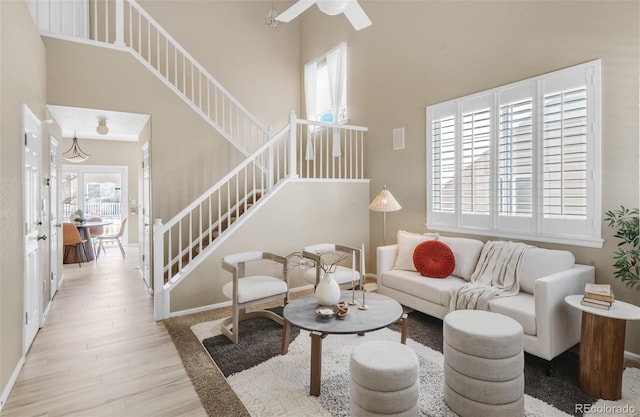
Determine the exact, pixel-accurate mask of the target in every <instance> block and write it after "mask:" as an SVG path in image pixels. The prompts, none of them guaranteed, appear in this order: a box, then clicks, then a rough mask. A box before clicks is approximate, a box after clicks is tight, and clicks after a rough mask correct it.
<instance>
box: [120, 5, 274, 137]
mask: <svg viewBox="0 0 640 417" xmlns="http://www.w3.org/2000/svg"><path fill="white" fill-rule="evenodd" d="M126 1H127V2H129V3H130V5H132V6H133V7H134V8H135V9H136V11H137V12H138V13H140V14H142V15H143V16H144V17H145V19H147V21H148V22H149V23H150V24H152V25H153V27H154V29H156V30H157V31H158V32H160V33H161V34H162V35H163V36H164V37H165V38H166V39H167V40H168V41H169V43H171V45H172V46H174V47H175V48H176V49H178V50H179V51H180V52H181V53H182V55H183V56H184V57H186V58H188V59H189V61H191V62H192V63H193V64H194V65H195V66H196V68H198V69H199V70H200V72H201V73H202V74H205V75H206V76H207V77H208V78H209V79H210V80H211V81H212V82H213V83H214V84H215V85H216V87H217V88H218V89H219V90H220V91H222V92H223V93H224V94H225V95H226V96H228V97H229V99H230V100H231V102H232V103H233V104H234V105H235V106H236V107H238V108H239V109H240V110H242V111H243V113H245V114H246V115H247V117H249V119H250V120H251V121H252V122H253V123H254V124H255V125H256V126H258V127H259V128H260V130H262V131H264V132H265V133H268V128H267V127H266V126H264V125H263V124H262V123H261V122H260V121H259V120H258V119H256V118H255V117H254V116H253V115H252V114H251V113H250V112H249V110H247V109H246V108H245V107H244V106H243V105H242V104H241V103H240V102H239V101H238V100H237V99H236V98H235V97H234V96H233V95H231V93H230V92H229V91H228V90H227V89H226V88H225V87H224V86H223V85H222V84H220V83H219V82H218V81H217V80H216V79H215V78H214V77H213V76H212V75H211V74H209V72H208V71H207V70H206V69H205V68H204V67H203V66H202V65H201V64H200V63H199V62H198V61H197V60H196V59H195V58H194V57H192V56H191V54H190V53H189V52H187V50H186V49H184V48H183V47H182V45H180V44H179V43H178V41H176V40H175V39H174V38H173V36H171V35H170V34H169V33H168V32H167V31H166V30H165V29H164V28H163V27H162V26H160V24H159V23H158V22H156V20H155V19H154V18H153V17H151V15H150V14H149V13H148V12H147V11H146V10H144V9H143V8H142V7H141V6H140V5H139V4H138V3H137V2H136V0H126Z"/></svg>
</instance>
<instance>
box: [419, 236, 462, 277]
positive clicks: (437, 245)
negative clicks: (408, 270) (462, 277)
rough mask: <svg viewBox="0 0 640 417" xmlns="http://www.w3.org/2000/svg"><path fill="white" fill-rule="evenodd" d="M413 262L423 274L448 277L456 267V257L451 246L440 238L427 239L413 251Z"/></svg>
mask: <svg viewBox="0 0 640 417" xmlns="http://www.w3.org/2000/svg"><path fill="white" fill-rule="evenodd" d="M413 264H414V265H415V267H416V270H417V271H418V272H420V275H422V276H425V277H430V278H446V277H448V276H449V275H451V273H452V272H453V269H454V268H455V267H456V258H455V257H454V256H453V252H452V251H451V248H450V247H449V246H447V245H445V244H444V243H442V242H440V241H439V240H427V241H426V242H422V243H420V244H419V245H418V246H416V249H415V250H414V251H413Z"/></svg>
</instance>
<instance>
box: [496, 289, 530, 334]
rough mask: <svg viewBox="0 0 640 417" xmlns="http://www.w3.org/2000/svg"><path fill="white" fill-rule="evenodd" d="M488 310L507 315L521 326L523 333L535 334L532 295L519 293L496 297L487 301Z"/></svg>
mask: <svg viewBox="0 0 640 417" xmlns="http://www.w3.org/2000/svg"><path fill="white" fill-rule="evenodd" d="M489 311H493V312H494V313H500V314H504V315H505V316H509V317H511V318H512V319H514V320H515V321H517V322H518V323H520V325H521V326H522V329H523V330H524V334H528V335H531V336H535V335H536V334H537V329H536V305H535V300H534V298H533V295H531V294H526V293H522V292H521V293H519V294H518V295H514V296H512V297H496V298H493V299H492V300H491V301H489Z"/></svg>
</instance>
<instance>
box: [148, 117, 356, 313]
mask: <svg viewBox="0 0 640 417" xmlns="http://www.w3.org/2000/svg"><path fill="white" fill-rule="evenodd" d="M312 126H321V127H327V128H328V129H312V128H311V127H312ZM366 131H367V128H363V127H360V126H349V125H331V124H327V123H321V122H313V121H308V120H302V119H297V118H296V117H295V114H294V113H293V112H292V114H291V116H290V123H289V124H288V125H286V126H285V127H283V128H282V129H281V130H280V131H278V132H277V133H275V134H274V135H273V136H272V137H271V139H270V140H269V141H268V142H267V143H265V144H264V145H262V146H261V147H260V148H258V149H257V150H256V151H255V152H254V153H253V154H251V155H250V156H249V157H248V158H246V160H244V161H242V162H241V163H240V164H238V165H237V166H236V167H235V168H234V169H233V170H232V171H231V172H229V173H228V174H226V175H225V176H224V177H223V178H221V179H220V180H219V181H217V182H216V183H215V184H214V185H213V186H212V187H210V188H209V189H208V190H207V191H205V192H204V193H203V194H201V195H200V196H199V197H198V198H196V199H195V200H194V201H193V202H191V203H190V204H189V205H187V207H185V208H184V209H182V210H180V212H179V213H177V214H176V215H175V216H173V217H172V218H171V219H169V220H168V221H167V222H166V223H164V224H163V222H162V220H160V219H156V221H155V224H154V254H161V256H162V257H163V260H162V261H159V260H158V259H157V258H154V259H155V261H156V262H157V263H155V264H154V292H155V294H156V297H157V299H156V302H157V303H158V304H157V305H158V308H157V314H158V315H157V316H156V318H157V319H162V318H166V317H168V314H169V311H168V299H169V297H170V293H171V290H172V289H173V288H174V287H175V286H176V285H177V284H178V283H179V282H180V281H181V280H182V279H184V277H185V276H186V275H187V274H188V273H189V271H190V270H191V268H192V267H194V266H196V265H198V264H199V262H201V259H202V256H201V255H204V254H205V253H206V252H207V251H209V252H210V251H211V250H213V249H215V247H216V245H217V244H218V243H217V242H216V243H214V240H217V239H219V237H220V236H221V234H222V233H225V232H226V231H228V230H233V229H234V228H235V227H236V226H237V225H236V222H237V221H238V220H239V219H240V217H241V216H243V215H244V214H245V213H246V212H247V211H248V210H249V209H250V206H251V205H252V204H254V203H258V202H259V200H260V199H262V198H263V197H264V196H265V195H267V194H268V193H269V192H270V191H271V190H272V189H273V187H274V186H276V184H278V183H279V182H281V181H282V180H284V179H287V178H324V179H363V178H364V177H363V167H362V159H363V156H362V154H363V153H364V152H363V151H364V136H363V135H364V133H365V132H366ZM307 141H310V142H307ZM329 141H331V142H329ZM330 143H331V146H336V145H335V144H336V143H337V144H338V146H339V148H340V156H339V157H337V156H335V155H334V154H333V153H331V152H329V151H328V149H329V146H330ZM310 144H311V146H312V147H313V148H314V149H313V152H314V155H315V156H314V159H313V160H306V161H305V158H304V155H305V154H306V152H307V151H309V150H310V149H309V148H308V146H309V145H310ZM323 148H327V151H326V152H325V151H323ZM302 162H304V163H302ZM316 165H317V166H319V167H320V168H319V169H316ZM219 241H220V240H218V242H219ZM210 247H211V248H210ZM158 309H159V311H158Z"/></svg>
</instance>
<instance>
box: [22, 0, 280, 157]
mask: <svg viewBox="0 0 640 417" xmlns="http://www.w3.org/2000/svg"><path fill="white" fill-rule="evenodd" d="M73 7H74V11H73V13H72V16H69V19H72V20H71V23H72V27H73V28H74V31H73V33H71V34H70V33H68V32H67V30H68V28H64V27H62V25H55V26H54V25H47V26H46V27H44V28H40V29H41V32H42V34H43V35H47V36H54V37H59V38H62V39H66V40H77V41H79V42H83V43H97V44H102V45H104V46H110V47H113V48H118V49H122V50H127V51H129V52H130V53H131V54H132V55H133V56H134V57H135V58H136V59H138V60H139V61H140V62H141V63H142V64H143V65H144V66H146V67H147V69H149V70H150V71H151V72H152V73H153V74H154V75H156V77H158V78H159V79H160V81H162V82H163V83H164V84H165V85H167V87H169V88H170V89H171V90H173V92H174V93H176V94H177V95H178V96H179V97H180V98H181V99H182V100H184V101H185V102H186V103H187V105H189V106H190V107H191V108H192V109H193V110H194V111H195V112H196V113H198V114H199V115H200V116H201V117H202V118H203V119H204V120H205V121H206V122H207V123H209V124H210V125H211V126H212V127H213V128H214V129H216V130H217V131H218V133H220V134H221V135H222V136H223V137H224V138H225V139H226V140H228V141H229V142H230V143H231V144H232V145H233V146H235V147H236V148H238V150H239V151H240V152H242V153H243V154H244V155H245V156H247V155H250V154H251V153H253V152H254V151H255V150H257V149H258V148H260V147H261V146H262V145H263V144H265V143H266V142H267V141H268V140H269V137H270V132H269V128H267V127H266V126H265V125H263V124H262V123H261V122H260V121H259V120H258V119H257V118H256V117H255V116H254V115H253V114H251V113H250V112H249V110H248V109H247V108H246V107H244V106H243V105H242V104H241V103H240V102H239V101H238V100H237V99H236V98H235V97H234V96H233V95H232V94H231V93H230V92H229V91H228V90H227V89H226V88H225V87H224V86H223V85H222V84H220V82H218V80H216V79H215V78H214V77H213V76H212V75H211V74H210V73H209V72H208V71H207V70H206V69H205V68H204V67H203V66H202V65H201V64H200V63H199V62H198V61H197V60H196V59H195V58H194V57H193V56H191V54H189V52H187V51H186V49H185V48H184V47H183V46H182V45H180V44H179V43H178V41H177V40H175V39H174V38H173V37H172V36H171V35H170V34H169V33H168V32H167V31H166V30H165V29H164V28H163V27H162V26H160V24H159V23H158V22H156V20H155V19H154V18H153V17H151V15H150V14H149V13H148V12H147V11H146V10H144V9H143V8H142V7H141V6H140V5H139V4H138V3H137V2H136V0H87V1H86V4H85V3H84V2H83V3H77V4H76V3H74V5H73ZM78 7H81V10H76V8H78ZM30 10H31V12H32V13H33V14H34V16H33V18H34V21H35V23H36V24H39V23H40V22H50V21H52V20H51V17H50V15H52V16H55V19H54V20H55V21H57V22H58V21H61V19H60V18H59V16H58V14H62V13H66V12H67V9H65V10H64V11H63V10H62V6H61V3H59V2H52V3H51V6H50V7H47V8H30ZM39 13H45V16H40V15H38V14H39ZM65 17H67V16H66V15H65ZM76 28H83V30H76ZM85 28H86V29H88V30H84V29H85Z"/></svg>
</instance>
